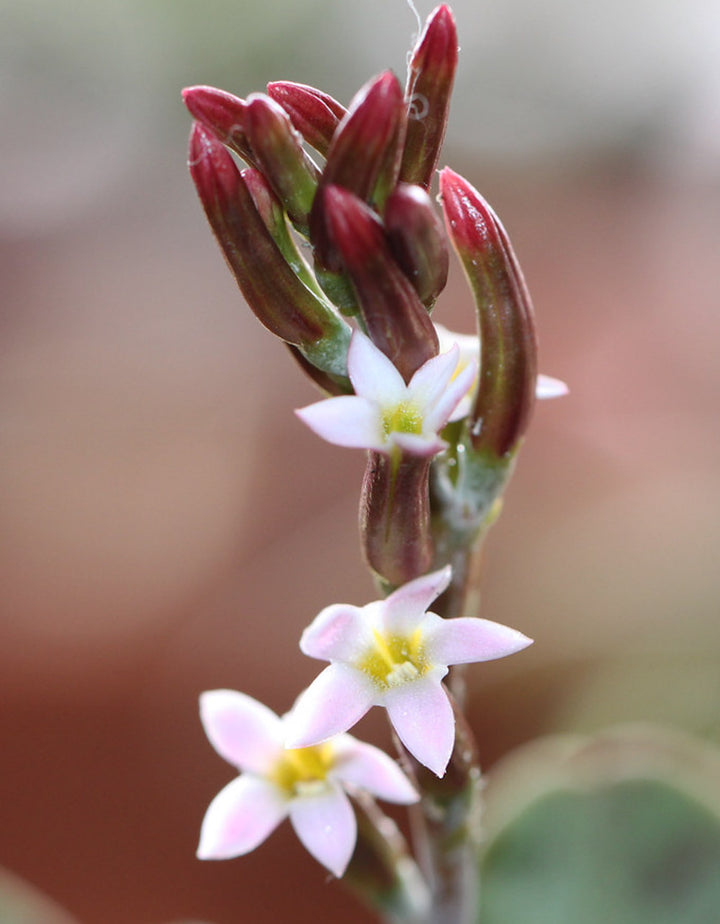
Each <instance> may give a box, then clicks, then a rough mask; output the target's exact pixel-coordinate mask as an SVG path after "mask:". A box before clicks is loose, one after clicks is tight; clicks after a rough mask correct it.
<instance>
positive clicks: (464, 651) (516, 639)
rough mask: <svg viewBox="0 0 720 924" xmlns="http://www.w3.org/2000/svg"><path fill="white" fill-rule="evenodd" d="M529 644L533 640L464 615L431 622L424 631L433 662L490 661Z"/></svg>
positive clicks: (514, 630) (497, 623)
mask: <svg viewBox="0 0 720 924" xmlns="http://www.w3.org/2000/svg"><path fill="white" fill-rule="evenodd" d="M528 645H532V639H530V638H528V637H527V636H526V635H523V634H522V632H518V631H517V630H516V629H511V628H510V627H509V626H503V625H500V623H499V622H490V621H489V620H487V619H475V618H474V617H472V616H463V617H461V618H459V619H440V617H437V622H435V621H433V624H432V628H431V627H430V625H428V627H427V628H426V630H425V647H426V651H427V655H428V657H429V659H430V660H431V661H432V662H433V663H434V664H469V663H470V662H471V661H492V660H494V659H495V658H504V657H505V656H506V655H511V654H515V652H516V651H522V649H523V648H527V647H528Z"/></svg>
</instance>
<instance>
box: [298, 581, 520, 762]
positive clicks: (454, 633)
mask: <svg viewBox="0 0 720 924" xmlns="http://www.w3.org/2000/svg"><path fill="white" fill-rule="evenodd" d="M450 575H451V569H450V567H449V566H448V567H446V568H443V569H442V570H440V571H435V572H433V573H432V574H427V575H424V576H423V577H420V578H416V579H415V580H414V581H410V582H409V583H408V584H405V585H403V586H402V587H400V588H398V589H397V590H396V591H395V592H394V593H392V594H390V596H389V597H387V599H385V600H377V601H375V602H373V603H368V604H367V606H363V607H357V606H351V605H350V604H345V603H339V604H334V605H333V606H329V607H327V608H326V609H324V610H323V611H322V612H321V613H319V615H318V616H317V617H316V618H315V620H314V621H313V622H312V624H311V625H310V626H308V628H307V629H305V631H304V633H303V635H302V638H301V640H300V648H301V649H302V651H303V652H304V653H305V654H306V655H309V656H310V657H312V658H319V659H321V660H323V661H330V662H331V663H330V666H329V667H326V668H325V670H324V671H322V673H321V674H320V675H319V676H318V677H317V678H316V679H315V680H314V681H313V683H312V684H311V685H310V686H309V687H308V689H307V690H305V692H304V693H302V694H301V695H300V697H299V698H298V700H297V702H296V703H295V706H294V707H293V709H292V710H291V712H290V715H289V717H288V726H287V729H288V737H287V739H286V743H287V744H288V745H290V746H292V747H303V746H306V745H311V744H317V743H318V742H320V741H324V740H326V739H327V738H330V737H331V736H332V735H335V734H337V733H338V732H343V731H346V730H347V729H348V728H350V727H351V726H352V725H354V724H355V723H356V722H357V721H358V720H359V719H360V718H362V716H363V715H365V713H366V712H367V711H368V709H370V707H371V706H375V705H377V706H384V707H385V708H386V709H387V711H388V716H389V718H390V721H391V722H392V724H393V726H394V727H395V731H396V732H397V734H398V736H399V737H400V740H401V741H402V742H403V744H404V745H405V747H406V748H407V749H408V751H410V753H411V754H414V755H415V757H416V758H417V759H418V760H419V761H420V763H422V764H424V765H425V766H426V767H429V768H430V770H432V771H433V772H434V773H436V774H437V775H438V776H442V775H443V774H444V772H445V769H446V767H447V764H448V761H449V759H450V755H451V753H452V749H453V743H454V740H455V718H454V715H453V710H452V706H451V704H450V700H449V699H448V696H447V693H446V692H445V689H444V688H443V686H442V682H441V681H442V679H443V677H444V676H445V675H446V674H447V671H448V665H450V664H463V663H467V662H470V661H489V660H492V659H493V658H502V657H504V656H505V655H509V654H513V653H514V652H516V651H520V650H521V649H522V648H525V647H526V646H527V645H530V644H531V640H530V639H529V638H527V637H526V636H524V635H523V634H522V633H520V632H516V631H515V630H514V629H510V628H508V627H507V626H501V625H499V624H498V623H495V622H488V621H487V620H485V619H475V618H472V617H463V618H459V619H442V618H441V617H440V616H438V615H436V614H435V613H429V612H426V611H427V608H428V607H429V606H430V604H431V603H432V602H433V600H435V598H436V597H437V596H438V595H439V594H441V593H442V592H443V590H445V588H446V587H447V586H448V584H449V582H450Z"/></svg>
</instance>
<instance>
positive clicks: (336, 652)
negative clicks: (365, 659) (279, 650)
mask: <svg viewBox="0 0 720 924" xmlns="http://www.w3.org/2000/svg"><path fill="white" fill-rule="evenodd" d="M370 644H372V637H371V635H370V632H369V628H368V625H367V620H366V619H365V618H364V613H363V611H362V609H360V607H358V606H351V605H350V604H349V603H334V604H333V605H332V606H326V607H325V609H324V610H321V611H320V612H319V613H318V615H317V616H316V617H315V619H313V621H312V622H311V623H310V625H309V626H308V627H307V629H305V631H304V632H303V634H302V636H301V637H300V651H302V653H303V654H306V655H308V657H310V658H319V659H320V660H321V661H353V660H354V659H355V658H356V657H357V656H358V654H360V653H361V652H362V651H363V650H364V649H366V648H367V647H368V646H369V645H370Z"/></svg>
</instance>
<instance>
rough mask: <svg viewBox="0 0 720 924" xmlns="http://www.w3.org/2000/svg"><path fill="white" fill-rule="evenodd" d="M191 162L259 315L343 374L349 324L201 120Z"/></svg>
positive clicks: (231, 261) (328, 368)
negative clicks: (289, 251) (299, 265)
mask: <svg viewBox="0 0 720 924" xmlns="http://www.w3.org/2000/svg"><path fill="white" fill-rule="evenodd" d="M189 166H190V173H191V175H192V178H193V180H194V182H195V186H196V188H197V191H198V195H199V197H200V201H201V203H202V205H203V208H204V209H205V214H206V216H207V219H208V221H209V223H210V227H211V228H212V230H213V233H214V234H215V237H216V238H217V241H218V243H219V244H220V247H221V249H222V251H223V254H224V255H225V259H226V260H227V263H228V266H229V267H230V270H231V271H232V273H233V275H234V276H235V279H236V280H237V283H238V285H239V286H240V289H241V291H242V293H243V295H244V296H245V300H246V301H247V303H248V305H249V306H250V308H251V309H252V311H253V313H254V314H255V315H256V317H257V318H258V320H260V321H261V323H262V324H264V325H265V327H267V328H268V330H270V331H271V332H272V333H274V334H276V335H277V336H278V337H280V338H281V339H283V340H285V341H286V342H287V343H292V344H295V345H296V346H298V347H299V348H300V349H301V350H302V351H303V353H304V354H305V356H306V357H307V358H308V359H309V361H310V362H312V363H313V364H315V365H317V366H319V367H320V368H321V369H323V370H324V371H326V372H328V373H330V374H331V375H338V376H344V375H345V374H346V368H347V366H346V358H347V347H348V344H349V340H350V328H349V327H348V325H347V324H346V323H345V322H344V321H343V320H342V319H341V318H340V317H339V316H338V315H337V313H336V312H335V311H334V310H333V309H332V307H331V306H330V305H328V304H326V303H325V302H323V301H322V300H320V299H319V298H318V297H317V296H315V295H314V294H313V293H312V292H311V291H310V290H309V289H308V288H307V287H306V286H305V285H303V283H302V282H301V281H300V280H299V279H298V277H297V276H296V275H295V273H294V272H293V270H292V269H291V267H290V266H289V265H288V263H287V261H286V260H285V258H284V256H283V254H282V253H281V251H280V249H279V248H278V246H277V244H276V243H275V241H274V240H273V238H272V235H271V234H270V232H269V231H268V229H267V227H266V224H265V221H264V220H263V217H262V216H261V214H260V212H259V211H258V209H257V208H256V206H255V202H254V201H253V196H252V195H251V193H250V190H249V189H248V187H247V186H246V184H245V182H244V181H243V178H242V177H241V175H240V172H239V171H238V168H237V166H236V165H235V162H234V161H233V159H232V157H231V156H230V154H229V153H228V151H227V150H226V149H225V147H224V146H223V145H222V144H221V143H220V142H219V141H218V140H217V139H216V138H215V136H214V135H212V134H210V132H208V131H207V130H206V129H205V128H204V127H203V126H201V125H199V124H197V123H196V124H195V125H194V126H193V130H192V133H191V135H190V153H189ZM256 193H257V190H256Z"/></svg>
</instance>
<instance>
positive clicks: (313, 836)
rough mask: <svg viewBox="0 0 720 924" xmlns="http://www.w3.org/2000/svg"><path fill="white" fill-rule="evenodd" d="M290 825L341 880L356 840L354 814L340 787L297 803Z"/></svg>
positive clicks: (291, 815) (295, 801) (291, 807)
mask: <svg viewBox="0 0 720 924" xmlns="http://www.w3.org/2000/svg"><path fill="white" fill-rule="evenodd" d="M290 821H291V822H292V826H293V828H295V833H296V834H297V836H298V838H299V839H300V841H301V843H302V844H303V846H304V847H305V848H306V849H307V850H308V851H309V852H310V853H311V854H312V855H313V856H314V857H315V859H316V860H318V861H319V862H320V863H322V865H323V866H325V867H327V869H329V870H330V872H331V873H333V874H334V875H335V876H337V877H338V879H339V878H340V877H341V876H342V874H343V873H344V872H345V870H346V868H347V865H348V863H349V862H350V857H352V854H353V850H354V849H355V841H356V840H357V821H356V820H355V812H353V809H352V806H351V805H350V801H349V799H348V797H347V796H346V795H345V793H344V792H343V791H342V790H341V789H340V787H339V786H337V787H336V786H332V787H331V788H330V789H329V790H327V791H326V792H323V793H322V794H319V795H317V796H302V797H300V798H297V799H295V800H294V801H293V802H292V804H291V806H290Z"/></svg>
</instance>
